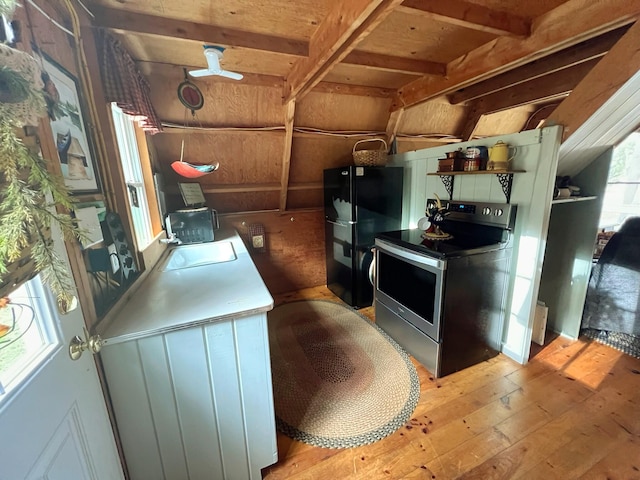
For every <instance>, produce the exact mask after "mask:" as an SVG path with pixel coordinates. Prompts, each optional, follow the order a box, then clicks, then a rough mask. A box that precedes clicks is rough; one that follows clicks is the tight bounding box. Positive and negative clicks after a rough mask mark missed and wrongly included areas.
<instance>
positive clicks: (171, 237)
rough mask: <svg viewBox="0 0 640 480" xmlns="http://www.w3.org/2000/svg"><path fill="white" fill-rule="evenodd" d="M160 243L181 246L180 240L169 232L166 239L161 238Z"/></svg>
mask: <svg viewBox="0 0 640 480" xmlns="http://www.w3.org/2000/svg"><path fill="white" fill-rule="evenodd" d="M160 243H172V244H175V245H182V240H180V239H179V238H178V237H176V234H175V233H173V232H171V233H170V234H169V236H168V237H167V238H161V239H160Z"/></svg>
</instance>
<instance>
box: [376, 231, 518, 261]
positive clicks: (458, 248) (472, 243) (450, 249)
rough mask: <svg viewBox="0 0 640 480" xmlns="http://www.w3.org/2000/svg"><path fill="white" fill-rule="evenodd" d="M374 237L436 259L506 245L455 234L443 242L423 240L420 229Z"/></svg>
mask: <svg viewBox="0 0 640 480" xmlns="http://www.w3.org/2000/svg"><path fill="white" fill-rule="evenodd" d="M376 237H377V238H380V239H382V240H387V241H390V242H392V243H395V244H396V245H400V246H403V247H405V248H408V249H410V250H413V251H416V252H418V253H424V254H427V255H430V256H433V257H438V258H448V257H459V256H465V255H473V254H476V253H481V252H488V251H492V250H498V249H500V248H504V246H505V245H506V242H505V241H500V240H499V239H497V238H495V237H493V238H491V237H486V236H473V235H471V236H470V235H464V234H456V235H454V236H453V237H451V238H448V239H445V240H438V239H432V238H425V235H424V230H420V229H413V230H396V231H393V232H383V233H379V234H377V235H376Z"/></svg>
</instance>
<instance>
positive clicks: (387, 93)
mask: <svg viewBox="0 0 640 480" xmlns="http://www.w3.org/2000/svg"><path fill="white" fill-rule="evenodd" d="M136 65H138V67H139V68H140V71H141V72H142V73H143V74H144V75H147V76H148V75H154V74H160V75H164V76H166V77H171V78H177V77H178V76H179V77H182V76H183V72H182V69H183V68H186V69H187V70H191V69H196V68H200V67H199V66H197V65H174V64H172V63H164V62H152V61H149V60H136ZM243 75H244V77H243V78H242V80H233V79H230V78H226V77H211V80H210V81H212V82H216V83H229V84H235V85H256V86H259V87H272V88H282V86H283V85H284V77H279V76H277V75H262V74H258V73H244V74H243ZM191 80H192V81H195V82H196V83H199V82H206V81H208V80H207V79H206V77H205V78H202V79H197V80H194V79H191ZM312 91H313V92H316V93H333V94H336V95H356V96H359V97H372V98H392V97H393V96H394V95H395V94H396V90H395V89H393V88H383V87H372V86H369V85H352V84H347V83H335V82H320V83H318V84H317V85H316V86H315V87H313V89H312Z"/></svg>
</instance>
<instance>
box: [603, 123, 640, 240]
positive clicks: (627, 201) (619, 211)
mask: <svg viewBox="0 0 640 480" xmlns="http://www.w3.org/2000/svg"><path fill="white" fill-rule="evenodd" d="M638 159H640V133H637V132H634V133H632V134H631V135H629V136H628V137H627V138H625V139H624V140H623V141H622V142H620V143H619V144H618V145H617V146H616V147H615V148H614V149H613V158H612V159H611V167H610V169H609V179H608V181H607V188H606V190H605V194H604V202H603V206H602V214H601V215H600V229H601V230H605V231H611V230H618V228H620V225H622V224H623V223H624V221H625V219H626V218H627V217H635V216H640V188H639V186H640V162H639V161H638Z"/></svg>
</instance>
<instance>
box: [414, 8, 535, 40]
mask: <svg viewBox="0 0 640 480" xmlns="http://www.w3.org/2000/svg"><path fill="white" fill-rule="evenodd" d="M401 8H402V9H406V10H412V13H413V14H415V13H416V12H419V13H420V14H421V15H423V16H426V17H428V18H432V19H434V20H437V21H440V22H445V23H449V24H452V25H457V26H459V27H464V28H470V29H473V30H479V31H481V32H487V33H493V34H495V35H515V36H526V35H529V33H530V31H531V22H530V21H529V20H528V19H526V18H524V17H519V16H517V15H513V14H509V13H507V12H501V11H498V10H493V9H491V8H487V7H485V6H483V5H478V4H476V3H470V2H465V1H464V0H446V1H442V0H405V1H404V2H403V3H402V7H401Z"/></svg>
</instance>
